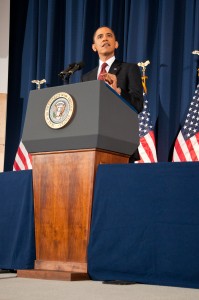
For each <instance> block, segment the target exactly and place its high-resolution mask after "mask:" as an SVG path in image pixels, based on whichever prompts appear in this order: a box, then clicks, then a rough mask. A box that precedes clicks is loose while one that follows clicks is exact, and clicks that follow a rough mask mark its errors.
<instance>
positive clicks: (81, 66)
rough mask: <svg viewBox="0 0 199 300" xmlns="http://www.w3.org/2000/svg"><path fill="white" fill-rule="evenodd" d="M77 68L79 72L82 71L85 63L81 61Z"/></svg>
mask: <svg viewBox="0 0 199 300" xmlns="http://www.w3.org/2000/svg"><path fill="white" fill-rule="evenodd" d="M77 66H78V69H77V70H81V69H82V68H83V67H84V66H85V63H84V62H83V61H80V62H78V63H77Z"/></svg>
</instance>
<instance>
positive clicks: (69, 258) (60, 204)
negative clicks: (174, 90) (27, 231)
mask: <svg viewBox="0 0 199 300" xmlns="http://www.w3.org/2000/svg"><path fill="white" fill-rule="evenodd" d="M59 92H66V93H68V94H69V95H70V96H71V97H72V98H73V100H74V103H75V115H74V116H73V118H72V120H71V121H70V123H69V124H67V125H66V126H65V127H63V128H60V129H52V128H50V127H49V126H48V125H47V123H46V121H45V118H44V112H45V108H46V105H47V103H48V101H49V99H50V98H51V97H52V96H53V95H55V94H56V93H59ZM22 140H23V143H24V144H25V146H26V148H27V150H28V151H29V153H31V154H32V158H33V162H32V165H33V191H34V210H35V238H36V260H35V266H34V269H33V270H18V271H17V274H18V276H19V277H29V278H30V277H31V278H43V279H56V280H83V279H88V278H89V276H88V273H87V245H88V241H89V232H90V221H91V209H92V197H93V187H94V180H95V173H96V170H97V166H98V165H99V164H102V163H106V164H107V163H108V164H113V163H127V162H128V159H129V156H130V154H131V153H133V152H134V150H135V149H136V148H137V147H138V143H139V137H138V117H137V113H136V112H135V111H134V110H133V109H132V108H131V107H130V106H129V105H128V104H127V103H126V102H125V101H124V100H123V99H122V98H121V97H120V96H118V95H116V94H115V93H114V92H113V91H112V90H111V89H110V88H109V87H108V86H106V84H105V83H104V82H102V81H90V82H85V83H77V84H71V85H63V86H58V87H53V88H47V89H41V90H36V91H31V92H30V97H29V103H28V109H27V114H26V121H25V126H24V132H23V137H22Z"/></svg>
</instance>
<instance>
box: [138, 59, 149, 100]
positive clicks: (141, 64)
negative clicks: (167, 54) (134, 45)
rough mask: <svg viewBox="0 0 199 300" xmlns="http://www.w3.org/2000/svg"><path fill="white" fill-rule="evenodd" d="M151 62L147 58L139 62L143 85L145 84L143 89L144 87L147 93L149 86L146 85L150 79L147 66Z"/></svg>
mask: <svg viewBox="0 0 199 300" xmlns="http://www.w3.org/2000/svg"><path fill="white" fill-rule="evenodd" d="M149 64H150V61H149V60H147V61H145V62H142V61H141V62H139V63H138V66H139V67H141V68H142V86H143V89H144V93H145V94H146V93H147V87H146V80H147V79H148V77H147V76H146V73H145V71H146V67H147V66H148V65H149Z"/></svg>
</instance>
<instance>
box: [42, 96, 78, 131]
mask: <svg viewBox="0 0 199 300" xmlns="http://www.w3.org/2000/svg"><path fill="white" fill-rule="evenodd" d="M73 113H74V101H73V99H72V97H71V96H70V95H69V94H67V93H64V92H60V93H57V94H55V95H54V96H53V97H52V98H50V100H49V101H48V103H47V105H46V108H45V121H46V123H47V125H48V126H49V127H51V128H53V129H59V128H62V127H64V126H65V125H66V124H67V123H68V122H69V121H70V120H71V118H72V116H73Z"/></svg>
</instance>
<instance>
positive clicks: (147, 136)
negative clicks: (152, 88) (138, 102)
mask: <svg viewBox="0 0 199 300" xmlns="http://www.w3.org/2000/svg"><path fill="white" fill-rule="evenodd" d="M138 118H139V137H140V145H139V147H138V151H139V154H140V160H138V161H136V163H154V162H157V154H156V146H155V135H154V130H153V125H152V121H151V115H150V112H149V109H148V100H147V95H146V93H144V109H143V111H142V112H141V113H140V114H139V115H138Z"/></svg>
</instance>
